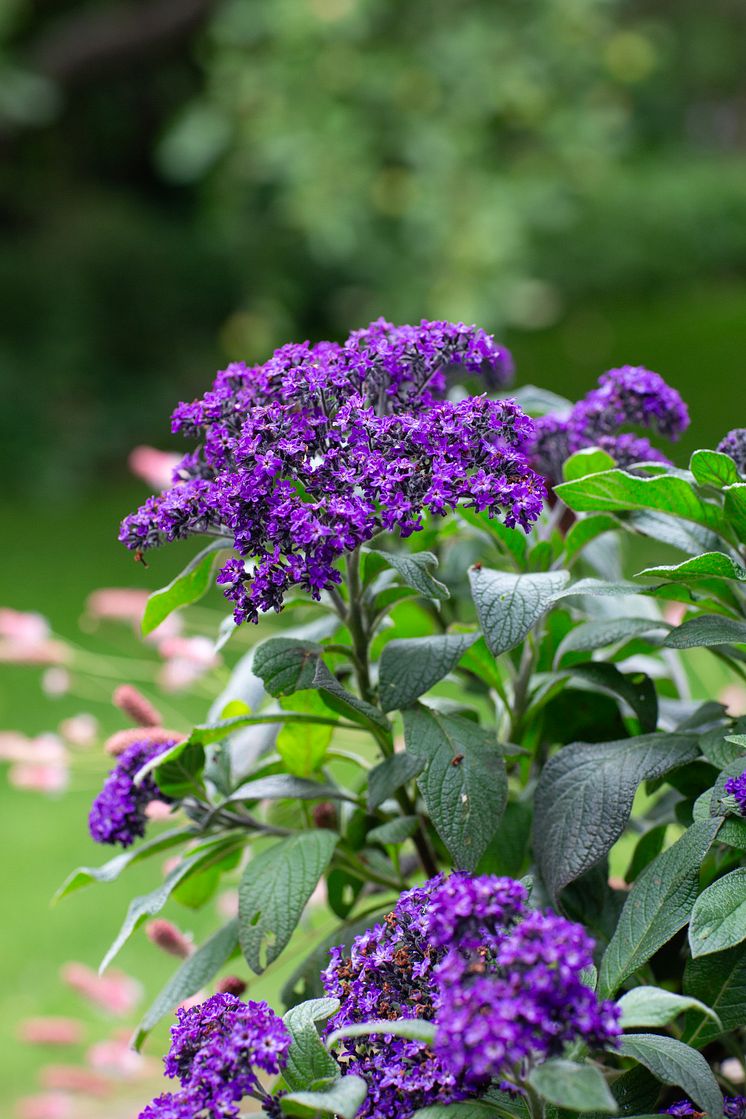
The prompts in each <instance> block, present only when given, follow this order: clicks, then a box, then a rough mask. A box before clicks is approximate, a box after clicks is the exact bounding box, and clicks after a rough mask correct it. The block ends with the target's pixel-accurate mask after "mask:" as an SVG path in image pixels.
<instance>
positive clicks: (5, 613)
mask: <svg viewBox="0 0 746 1119" xmlns="http://www.w3.org/2000/svg"><path fill="white" fill-rule="evenodd" d="M51 636H52V630H51V628H50V626H49V622H48V621H47V619H46V618H45V617H43V616H42V615H41V614H26V613H23V612H22V611H21V610H11V609H10V607H8V606H2V607H0V638H3V639H4V640H8V641H17V642H18V644H19V645H41V644H42V643H43V642H44V641H47V640H48V639H49V638H50V637H51Z"/></svg>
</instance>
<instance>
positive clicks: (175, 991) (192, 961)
mask: <svg viewBox="0 0 746 1119" xmlns="http://www.w3.org/2000/svg"><path fill="white" fill-rule="evenodd" d="M237 945H238V918H237V917H236V918H234V919H233V920H232V921H229V922H228V924H227V925H224V926H223V928H222V929H219V930H218V932H216V933H215V934H214V935H213V936H211V937H210V939H209V940H206V941H205V943H204V944H202V945H201V946H200V947H199V948H198V949H197V951H196V952H195V953H194V955H192V956H190V957H189V958H188V959H186V960H185V961H184V963H183V964H182V965H181V967H180V968H179V970H178V971H177V972H176V974H175V975H174V976H172V978H171V979H169V981H168V983H167V984H166V986H165V987H164V988H163V990H162V991H161V992H160V994H159V995H158V996H157V997H156V999H155V1001H154V1002H153V1003H152V1005H151V1006H150V1007H149V1009H148V1010H147V1012H146V1013H145V1014H144V1016H143V1018H142V1021H141V1022H140V1024H139V1026H138V1027H137V1032H136V1033H135V1036H134V1038H133V1042H132V1044H133V1046H134V1048H135V1049H138V1050H139V1049H140V1047H141V1045H142V1043H143V1042H144V1040H145V1038H146V1037H147V1036H148V1034H149V1033H150V1031H151V1030H152V1029H153V1027H154V1026H156V1025H157V1024H158V1022H160V1020H161V1018H163V1017H165V1015H166V1014H170V1013H171V1011H172V1010H174V1009H175V1008H176V1007H177V1006H178V1005H179V1003H181V1002H183V1001H184V999H189V998H191V997H192V995H196V993H197V991H199V990H201V989H202V987H204V986H205V984H206V983H208V982H209V981H210V980H211V979H212V977H213V976H214V975H215V974H217V972H218V971H220V969H221V967H222V966H223V964H225V963H226V962H227V961H228V960H229V959H230V957H231V956H232V954H233V952H234V950H235V948H236V946H237Z"/></svg>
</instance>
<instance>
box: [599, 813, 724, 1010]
mask: <svg viewBox="0 0 746 1119" xmlns="http://www.w3.org/2000/svg"><path fill="white" fill-rule="evenodd" d="M721 823H722V821H721V820H699V821H697V822H695V823H693V824H692V826H691V827H690V828H689V829H688V830H687V831H686V832H684V834H683V835H682V837H681V838H680V839H679V840H677V841H676V843H674V844H673V846H671V847H669V848H668V849H667V850H665V851H663V852H661V854H660V855H658V857H657V858H656V859H654V860H653V862H652V863H650V864H649V865H648V866H646V867H645V870H644V871H643V872H642V874H641V875H640V877H639V878H638V879H637V881H636V882H635V883H634V885H633V886H632V889H631V890H630V892H629V894H628V895H627V900H626V902H625V904H624V909H623V910H622V912H621V916H620V918H619V923H618V925H617V928H616V932H615V933H614V935H613V937H612V938H611V942H610V943H609V946H608V948H607V949H606V952H605V953H604V957H603V960H602V961H601V968H600V972H599V981H598V989H599V994H600V995H601V996H602V997H603V998H607V997H608V996H610V995H613V994H614V992H615V991H617V990H618V989H619V987H620V986H621V984H622V983H623V982H624V980H625V979H626V978H627V976H628V975H631V974H632V972H633V971H636V970H637V969H638V968H639V967H642V965H643V964H644V963H646V962H647V961H648V960H649V959H650V957H651V956H652V955H654V954H655V953H656V952H657V951H658V949H659V948H662V947H663V945H664V944H665V943H666V942H667V941H668V940H670V939H671V937H672V936H674V935H675V934H676V933H677V932H678V931H679V929H681V928H683V927H684V925H685V924H686V923H687V921H688V920H689V916H690V914H691V911H692V907H693V905H694V902H695V899H696V897H697V890H698V888H699V870H700V866H701V865H702V860H703V858H704V857H705V855H706V854H707V851H708V850H709V848H710V845H711V843H712V842H713V840H714V839H715V836H716V835H717V832H718V828H719V827H720V824H721ZM707 1001H708V1002H710V1005H711V1006H713V1008H714V1009H715V1010H717V1007H715V1006H714V1004H713V1003H712V1001H711V1000H709V999H708V1000H707Z"/></svg>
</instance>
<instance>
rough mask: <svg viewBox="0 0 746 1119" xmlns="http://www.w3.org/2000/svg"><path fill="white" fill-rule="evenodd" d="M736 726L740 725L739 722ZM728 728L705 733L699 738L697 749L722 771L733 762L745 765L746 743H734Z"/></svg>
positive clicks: (718, 728)
mask: <svg viewBox="0 0 746 1119" xmlns="http://www.w3.org/2000/svg"><path fill="white" fill-rule="evenodd" d="M737 725H740V721H739V723H738V724H737ZM729 729H730V728H729V727H716V728H715V729H714V730H710V731H706V732H705V734H703V735H701V736H700V739H699V748H700V750H701V751H702V753H703V754H704V756H705V757H706V758H707V760H708V762H712V764H713V765H715V766H717V768H718V769H724V768H725V767H726V766H729V765H732V763H733V762H736V761H743V762H744V764H745V765H746V749H744V747H746V742H744V743H743V744H739V743H738V742H736V741H734V736H733V735H732V734H729V733H728V731H729Z"/></svg>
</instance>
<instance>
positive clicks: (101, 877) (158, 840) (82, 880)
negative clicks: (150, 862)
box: [52, 828, 194, 905]
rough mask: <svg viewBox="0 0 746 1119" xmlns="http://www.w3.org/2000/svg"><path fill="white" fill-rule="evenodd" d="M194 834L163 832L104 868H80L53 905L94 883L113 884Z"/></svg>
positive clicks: (186, 829)
mask: <svg viewBox="0 0 746 1119" xmlns="http://www.w3.org/2000/svg"><path fill="white" fill-rule="evenodd" d="M193 834H194V833H193V832H192V830H191V828H175V829H174V830H173V831H167V832H163V833H162V834H161V835H157V836H156V837H155V838H154V839H149V840H148V841H147V842H146V843H141V844H139V846H137V847H130V848H129V849H128V850H127V851H123V852H122V853H121V855H115V856H114V858H113V859H109V861H108V863H104V865H103V866H79V867H78V868H77V870H74V871H73V872H72V873H71V874H70V875H68V877H67V878H66V879H65V881H64V882H63V883H62V885H61V886H60V888H59V890H57V892H56V894H55V895H54V897H53V898H52V904H53V905H54V904H56V903H57V902H58V901H61V900H62V898H65V897H67V896H68V894H72V893H75V891H76V890H81V889H83V887H84V886H90V885H91V883H93V882H113V881H114V880H115V879H116V878H118V877H119V875H120V874H121V873H122V871H123V870H126V869H127V867H128V866H132V864H133V863H139V862H141V861H142V860H143V859H148V858H150V856H151V855H158V854H160V853H161V851H167V850H168V849H169V848H170V847H175V846H176V845H177V844H179V843H184V841H185V840H187V839H189V838H190V837H191V836H193Z"/></svg>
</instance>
